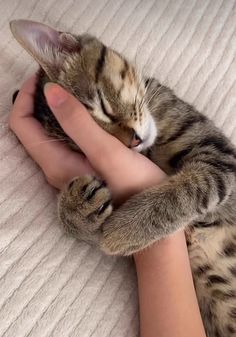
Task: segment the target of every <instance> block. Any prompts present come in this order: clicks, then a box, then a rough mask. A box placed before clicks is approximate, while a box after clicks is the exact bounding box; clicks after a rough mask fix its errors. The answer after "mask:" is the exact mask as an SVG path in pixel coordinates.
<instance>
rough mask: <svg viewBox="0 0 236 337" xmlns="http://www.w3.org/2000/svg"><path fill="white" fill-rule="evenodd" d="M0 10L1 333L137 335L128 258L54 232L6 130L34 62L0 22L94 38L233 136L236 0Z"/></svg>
mask: <svg viewBox="0 0 236 337" xmlns="http://www.w3.org/2000/svg"><path fill="white" fill-rule="evenodd" d="M0 14H1V22H0V27H1V29H0V50H1V54H0V55H1V56H0V74H1V75H0V77H1V80H0V91H1V101H0V122H1V124H0V157H1V164H0V181H1V185H0V186H1V188H0V336H4V337H13V336H17V337H26V336H27V337H46V336H47V337H49V336H50V337H54V336H55V337H64V336H65V337H67V336H68V337H69V336H70V337H88V336H93V337H95V336H98V337H106V336H110V337H115V336H116V337H125V336H126V337H134V336H137V335H138V305H137V291H136V288H137V284H136V278H135V272H134V269H133V266H132V261H131V260H130V259H115V258H110V257H106V256H104V255H102V254H101V253H99V252H98V251H96V250H94V249H93V248H91V247H89V246H88V245H86V244H84V243H79V242H78V241H76V240H74V239H73V238H70V237H68V236H66V235H64V234H63V232H62V230H61V228H60V226H59V223H58V220H57V217H56V193H55V191H53V189H52V188H51V187H50V186H48V185H47V183H46V181H45V179H44V177H43V175H42V173H41V172H40V170H39V169H38V167H37V166H36V165H35V164H34V163H33V161H32V160H31V159H30V158H29V157H28V155H27V154H26V152H25V151H24V149H23V147H22V146H21V144H19V142H18V141H17V139H16V137H15V136H14V135H13V134H12V132H11V131H9V130H8V127H7V123H6V120H7V115H8V113H9V110H10V108H11V96H12V93H13V91H14V89H16V88H18V87H19V86H20V85H21V83H22V82H23V80H24V79H25V78H27V76H29V75H30V74H32V72H33V71H34V70H35V69H36V68H37V65H36V64H35V62H34V61H33V60H32V59H31V58H30V56H29V55H28V54H27V53H26V52H25V51H24V50H23V49H22V48H21V47H20V46H19V45H18V43H17V42H16V41H15V40H14V39H13V37H12V35H11V33H10V30H9V25H8V23H9V21H10V20H12V19H18V18H28V19H32V20H36V21H41V22H44V23H47V24H49V25H52V26H54V27H58V28H59V29H60V30H66V31H72V32H74V33H78V34H79V33H82V32H85V31H88V32H89V33H92V34H95V35H97V36H98V37H100V38H101V39H102V40H103V41H104V42H105V43H107V44H108V45H110V46H112V47H114V48H116V49H117V50H118V51H120V52H122V53H124V54H125V55H126V56H127V57H128V58H130V59H133V60H135V62H137V64H138V65H140V66H141V67H143V68H144V69H145V71H146V72H149V73H153V74H155V75H156V76H157V77H158V78H159V79H160V80H161V81H163V82H164V83H165V84H168V85H169V86H170V87H172V88H174V89H175V91H176V93H177V94H178V95H179V96H180V97H182V98H184V99H185V100H187V101H189V102H191V103H193V104H194V105H195V106H196V107H197V108H198V109H199V110H201V111H203V112H204V113H205V114H206V115H208V116H209V117H210V118H212V119H213V120H214V121H215V123H216V124H217V126H219V127H220V128H222V130H223V131H224V132H225V133H226V135H227V136H229V137H230V138H231V139H232V141H233V142H234V143H236V113H235V104H236V82H235V74H236V57H235V55H236V35H235V29H236V2H235V1H234V0H211V1H210V0H158V1H154V0H141V1H140V0H76V1H72V0H61V1H55V0H11V1H5V0H2V1H0ZM136 53H137V55H136ZM39 146H40V145H39ZM157 286H158V285H157Z"/></svg>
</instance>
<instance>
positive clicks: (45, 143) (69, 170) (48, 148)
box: [9, 76, 95, 189]
mask: <svg viewBox="0 0 236 337" xmlns="http://www.w3.org/2000/svg"><path fill="white" fill-rule="evenodd" d="M35 82H36V76H32V77H31V78H29V79H28V80H27V81H25V82H24V84H23V85H22V87H21V89H20V91H19V93H18V95H17V98H16V101H15V103H14V105H13V107H12V111H11V113H10V116H9V126H10V128H11V129H12V131H13V132H14V133H15V134H16V136H17V137H18V139H19V140H20V141H21V143H22V144H23V145H24V147H25V148H26V150H27V152H28V153H29V154H30V156H31V157H32V158H33V159H34V160H35V161H36V163H37V164H38V165H39V166H40V167H41V169H42V170H43V172H44V174H45V176H46V179H47V181H48V182H49V183H50V184H51V185H52V186H53V187H56V188H58V189H61V188H62V187H63V186H64V185H65V183H67V182H68V181H69V180H71V179H72V178H73V177H75V176H77V175H78V176H79V175H84V174H94V173H95V172H94V170H93V169H92V167H91V165H90V164H89V162H88V160H87V158H86V157H85V156H83V155H81V154H78V153H75V152H73V151H71V150H70V149H69V148H68V147H67V146H65V145H64V144H63V143H61V142H60V141H59V140H54V139H52V138H51V137H49V136H47V135H46V132H45V130H44V128H43V127H42V125H41V124H40V123H39V122H38V121H37V120H36V119H35V118H34V116H33V108H34V91H35ZM65 158H66V160H65Z"/></svg>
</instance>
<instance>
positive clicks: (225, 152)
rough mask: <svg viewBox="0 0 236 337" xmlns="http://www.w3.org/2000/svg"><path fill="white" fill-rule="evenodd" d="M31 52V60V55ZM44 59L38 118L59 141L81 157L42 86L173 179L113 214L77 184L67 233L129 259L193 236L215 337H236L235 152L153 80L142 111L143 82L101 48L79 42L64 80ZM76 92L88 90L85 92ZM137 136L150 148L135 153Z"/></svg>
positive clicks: (62, 204)
mask: <svg viewBox="0 0 236 337" xmlns="http://www.w3.org/2000/svg"><path fill="white" fill-rule="evenodd" d="M66 38H67V37H66ZM81 39H82V40H81ZM72 40H73V39H72V38H70V40H69V46H70V47H71V41H72ZM63 41H64V40H63ZM81 41H82V42H81ZM88 41H89V43H88ZM72 42H73V43H74V40H73V41H72ZM73 43H72V47H73V48H74V45H73ZM66 48H67V49H68V43H67V44H66ZM73 48H72V50H73V51H74V49H73ZM86 48H87V49H86ZM104 48H105V49H104ZM26 49H28V50H31V49H30V47H28V46H26ZM83 51H84V55H83ZM41 54H42V51H40V52H38V53H37V52H36V59H37V60H38V61H39V63H40V64H41V66H42V67H43V68H44V70H41V71H40V74H39V81H38V87H37V93H36V100H35V115H36V117H37V118H38V119H39V120H40V121H41V123H42V124H43V125H44V126H45V127H46V129H47V130H48V132H49V133H50V134H52V135H53V136H56V137H58V138H63V139H65V138H66V139H67V140H68V143H69V144H70V146H72V147H73V148H76V146H75V144H73V142H72V141H71V140H69V139H68V137H67V136H66V135H65V134H64V133H63V131H62V130H61V128H60V126H59V125H58V124H57V122H56V121H55V119H54V117H53V116H52V113H51V112H50V110H49V108H48V107H47V106H46V102H45V98H44V96H43V84H44V83H45V82H47V81H49V80H51V81H56V82H58V83H59V84H61V85H63V86H64V87H66V88H67V89H68V90H70V91H71V92H72V93H73V94H74V95H75V96H76V97H78V99H80V100H82V102H83V103H84V104H85V105H87V107H88V109H89V110H90V112H91V114H92V115H93V117H94V118H95V119H96V120H97V122H98V123H99V124H100V125H101V126H102V127H104V128H105V129H106V130H107V131H108V132H110V133H112V134H114V135H115V136H117V137H118V138H119V139H120V140H121V141H123V142H124V143H125V144H126V145H128V146H138V147H139V150H142V149H148V156H149V158H150V159H151V160H152V161H153V162H155V163H156V164H157V165H159V166H160V167H161V168H162V169H163V170H164V171H165V172H166V173H168V174H169V176H170V178H169V179H168V181H167V182H166V183H165V184H164V185H162V186H161V187H155V186H154V187H152V188H150V189H148V190H146V191H143V192H142V193H140V194H138V195H135V196H133V197H132V198H130V199H129V200H127V202H125V203H124V204H123V205H122V206H120V207H119V208H118V209H116V210H114V211H113V212H112V207H111V205H110V202H109V198H110V195H109V191H108V190H107V189H106V188H104V185H103V184H100V182H99V181H98V180H96V179H92V178H90V177H84V178H76V179H75V180H74V181H73V182H72V183H70V184H69V186H68V187H67V188H66V189H65V190H64V192H63V193H62V194H61V197H60V201H59V214H60V217H61V220H62V222H63V224H64V226H65V228H66V229H67V230H68V231H69V232H71V233H73V235H75V236H77V237H78V238H80V239H81V238H82V239H84V240H87V241H90V242H94V243H96V244H99V245H100V246H101V247H102V248H103V249H104V250H105V251H106V252H108V253H111V254H126V255H128V254H130V253H132V252H134V251H137V250H139V249H142V248H143V247H146V246H148V245H149V244H150V243H151V242H153V241H155V240H158V239H160V238H163V237H165V236H166V235H168V234H170V233H172V232H174V231H175V230H178V229H180V228H184V227H185V228H186V237H187V242H188V248H189V256H190V261H191V266H192V271H193V277H194V283H195V287H196V292H197V296H198V300H199V305H200V309H201V312H202V316H203V320H204V324H205V328H206V332H207V336H208V337H233V336H236V151H235V148H234V147H233V145H232V144H231V143H230V141H229V140H228V139H227V138H226V137H225V136H223V134H222V133H221V132H220V131H219V130H218V129H217V128H216V127H215V126H214V125H213V124H212V122H211V121H209V120H208V119H207V118H206V117H204V116H203V115H201V114H200V113H198V112H197V111H196V110H195V109H194V108H193V107H192V106H190V105H188V104H187V103H185V102H183V101H182V100H180V99H178V98H177V97H176V96H175V95H174V94H173V93H172V91H171V90H170V89H168V88H166V87H164V86H162V85H160V84H159V83H158V81H156V80H154V79H151V80H148V81H147V83H146V91H145V89H144V88H143V87H142V86H141V85H140V83H139V82H138V84H137V85H136V97H135V100H134V101H135V102H134V103H132V104H131V102H132V95H133V86H134V87H135V83H136V82H137V78H138V77H137V76H136V75H135V72H134V70H133V68H132V67H131V66H130V65H129V64H128V63H127V61H126V60H124V59H123V58H122V57H121V56H120V55H119V54H116V53H115V52H113V51H111V50H110V49H107V48H106V47H104V46H103V44H101V43H100V42H98V41H97V40H96V39H93V38H91V37H88V36H85V37H82V38H80V55H79V56H78V55H77V59H76V54H75V52H74V54H73V52H72V53H71V54H72V56H71V55H67V56H66V63H65V60H64V61H63V63H62V64H63V66H62V68H61V69H60V71H58V70H55V69H54V68H52V67H51V65H50V66H49V63H47V62H46V65H45V60H43V62H42V59H41V56H42V55H41ZM85 56H86V57H85ZM92 56H93V57H92ZM50 57H51V54H50ZM63 57H64V55H63ZM79 57H80V58H81V59H82V61H83V62H85V63H86V62H87V65H86V64H85V65H84V63H83V62H82V61H81V59H80V60H79V61H78V58H79ZM78 64H80V66H78ZM81 64H83V67H81ZM81 69H83V71H81ZM117 69H118V70H117ZM116 70H117V71H116ZM44 71H46V73H47V75H46V73H45V72H44ZM78 72H79V73H80V76H78ZM86 76H88V78H89V81H90V82H89V83H88V80H87V79H86ZM77 82H78V83H82V85H81V86H80V87H79V84H78V83H77ZM95 87H96V89H94V88H95ZM140 87H141V90H140ZM100 91H101V92H100ZM86 92H87V95H86ZM140 95H141V98H140V97H139V96H140ZM101 97H102V100H101ZM136 98H137V101H138V102H136ZM139 99H140V101H139ZM103 100H104V101H103ZM114 101H116V102H115V103H114ZM99 102H100V103H99ZM98 103H99V104H100V105H99V104H98ZM136 103H137V104H136ZM144 103H145V106H144ZM114 104H115V105H114ZM98 106H100V109H99V108H98ZM104 106H105V108H104ZM141 106H142V109H141V108H140V107H141ZM131 108H132V109H133V110H132V109H131ZM102 110H103V111H102ZM114 111H116V112H117V114H115V113H114ZM148 111H151V113H152V118H153V119H154V121H155V125H156V128H157V131H158V136H157V137H156V140H155V142H154V143H153V140H154V138H155V136H156V134H155V131H154V130H153V125H152V118H151V117H150V116H149V114H148ZM108 112H109V113H108ZM109 119H110V121H109ZM113 119H114V120H113ZM120 124H122V125H120ZM147 130H149V133H150V134H151V137H150V135H147ZM137 134H138V136H139V137H140V139H141V140H142V143H141V144H140V143H139V141H138V142H136V143H135V141H137V137H136V138H135V137H134V135H136V136H137ZM140 135H141V136H140ZM133 137H134V138H133ZM139 137H138V138H139ZM151 143H152V146H151V147H150V146H149V145H150V144H151ZM142 145H143V147H142ZM98 193H100V197H99V198H97V195H98ZM101 193H103V194H102V195H103V204H101V201H100V203H99V202H98V201H97V200H101ZM84 205H86V206H84ZM88 210H89V211H88ZM108 217H109V218H108ZM101 229H102V230H101Z"/></svg>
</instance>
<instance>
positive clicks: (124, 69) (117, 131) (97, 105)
mask: <svg viewBox="0 0 236 337" xmlns="http://www.w3.org/2000/svg"><path fill="white" fill-rule="evenodd" d="M11 30H12V32H13V35H14V36H15V38H16V39H17V40H18V42H20V43H21V44H22V46H23V47H24V48H25V49H26V50H27V51H28V52H29V53H30V54H31V55H32V56H33V57H34V58H35V59H36V61H37V62H38V63H39V64H40V66H41V67H42V69H43V70H44V71H45V73H46V75H47V77H48V80H49V81H53V82H57V83H59V84H60V85H62V86H63V87H64V88H66V89H67V90H68V91H70V92H71V93H72V94H73V95H74V96H76V97H77V98H78V99H79V100H80V101H81V102H82V103H83V104H84V105H85V106H86V107H87V109H88V110H89V111H90V113H91V115H92V116H93V118H94V119H95V120H96V121H97V123H98V124H99V125H100V126H101V127H103V128H104V129H105V130H106V131H108V132H109V133H111V134H112V135H114V136H115V137H117V138H118V139H119V140H121V141H122V142H123V143H124V144H125V145H126V146H129V147H132V148H134V149H135V150H137V151H142V150H144V149H146V148H148V147H149V146H151V145H152V144H153V142H154V140H155V138H156V133H157V132H156V126H155V123H154V120H153V117H152V116H151V113H150V111H149V109H148V107H147V102H146V101H145V83H144V80H143V79H142V78H141V76H140V75H139V74H138V72H137V71H136V70H135V68H134V67H133V66H132V65H131V64H129V63H128V62H127V61H126V60H125V59H124V58H123V57H122V56H121V55H120V54H118V53H117V52H115V51H114V50H112V49H111V48H107V47H106V46H104V45H103V44H102V43H101V42H100V41H99V40H98V39H96V38H95V37H92V36H90V35H87V34H84V35H73V34H70V33H63V32H58V31H56V30H54V29H52V28H50V27H48V26H46V25H43V24H40V23H36V22H32V21H27V20H16V21H12V22H11Z"/></svg>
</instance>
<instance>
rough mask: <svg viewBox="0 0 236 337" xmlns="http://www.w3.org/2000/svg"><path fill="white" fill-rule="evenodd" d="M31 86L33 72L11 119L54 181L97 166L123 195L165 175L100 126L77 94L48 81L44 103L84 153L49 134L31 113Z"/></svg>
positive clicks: (117, 193) (64, 180) (58, 183)
mask: <svg viewBox="0 0 236 337" xmlns="http://www.w3.org/2000/svg"><path fill="white" fill-rule="evenodd" d="M34 86H35V77H32V78H30V79H29V80H28V81H26V82H25V83H24V85H23V86H22V89H21V90H20V92H19V94H18V96H17V99H16V102H15V104H14V106H13V109H12V112H11V114H10V118H9V125H10V128H11V129H12V130H13V131H14V132H15V134H16V135H17V137H18V138H19V140H20V141H21V142H22V144H23V145H24V146H25V148H26V150H27V151H28V152H29V154H30V155H31V156H32V158H33V159H34V160H35V161H36V162H37V163H38V165H39V166H40V167H41V168H42V170H43V172H44V174H45V176H46V178H47V180H48V182H49V183H50V184H52V185H53V186H54V187H56V188H59V189H61V188H62V187H63V186H64V185H65V184H66V183H67V182H68V181H70V180H71V179H72V178H73V177H75V176H82V175H85V174H95V172H96V173H97V174H98V175H99V176H101V177H102V178H103V179H104V180H105V181H106V182H107V184H108V186H109V188H110V189H111V191H112V194H113V198H115V199H119V200H121V199H126V198H127V197H128V196H130V195H132V194H134V193H137V192H139V191H141V190H143V189H144V188H146V187H149V186H150V185H152V184H153V183H158V182H161V181H163V180H164V179H165V174H164V172H163V171H161V170H160V169H159V168H158V167H157V166H156V165H155V164H153V163H152V162H151V161H150V160H148V159H147V158H146V157H144V156H143V155H141V154H139V153H137V152H135V151H132V150H130V149H128V148H127V147H125V146H124V145H123V144H122V143H121V142H120V141H119V140H117V139H116V138H114V137H113V136H111V135H109V134H108V133H106V132H105V131H104V130H103V129H101V128H100V127H99V126H98V125H97V124H96V122H95V121H94V120H93V119H92V117H91V116H90V114H89V113H88V112H87V110H86V109H85V108H84V106H83V105H82V104H81V103H80V102H78V100H77V99H76V98H74V97H73V96H72V95H70V94H68V93H67V92H66V91H65V90H64V89H62V88H61V87H59V86H58V85H56V84H51V83H50V84H48V85H47V86H46V88H45V95H46V97H47V101H48V104H49V106H50V108H51V110H52V111H53V113H54V114H55V117H56V118H57V120H58V121H59V123H60V124H61V126H62V128H63V129H64V131H65V132H66V133H67V134H68V135H69V136H70V137H71V138H72V139H73V140H74V141H75V143H77V144H79V147H80V148H81V150H82V151H83V152H84V154H85V155H86V157H85V156H83V155H81V154H79V153H76V152H74V151H71V150H70V149H68V148H67V147H66V146H65V145H64V144H62V143H60V142H59V141H55V140H52V138H51V137H48V136H47V135H46V134H45V131H44V129H43V127H42V126H41V124H40V123H39V122H38V121H37V120H36V119H35V118H34V117H33V95H34V90H35V89H34ZM63 97H64V98H65V101H64V102H62V98H63ZM59 102H61V104H60V105H59V104H58V103H59ZM65 158H66V160H65Z"/></svg>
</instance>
